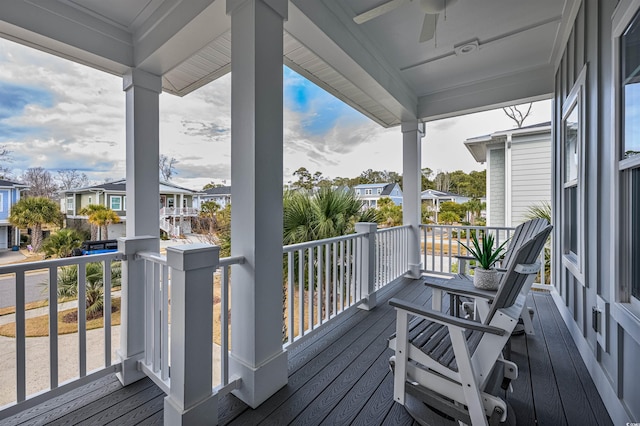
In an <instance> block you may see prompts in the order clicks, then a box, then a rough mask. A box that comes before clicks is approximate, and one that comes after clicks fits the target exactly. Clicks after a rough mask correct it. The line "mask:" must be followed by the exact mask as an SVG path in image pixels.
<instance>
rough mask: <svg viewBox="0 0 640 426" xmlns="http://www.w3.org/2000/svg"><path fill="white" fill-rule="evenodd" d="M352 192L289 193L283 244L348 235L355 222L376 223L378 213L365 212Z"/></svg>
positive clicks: (285, 206) (330, 190)
mask: <svg viewBox="0 0 640 426" xmlns="http://www.w3.org/2000/svg"><path fill="white" fill-rule="evenodd" d="M362 205H363V203H362V200H360V199H358V197H356V195H355V193H354V192H353V191H345V190H344V189H332V188H321V189H320V190H319V191H317V192H315V193H314V194H310V193H308V192H303V191H288V192H286V193H285V194H284V198H283V227H284V234H283V241H284V244H295V243H302V242H305V241H313V240H322V239H325V238H331V237H338V236H341V235H346V234H349V233H351V232H353V230H354V226H355V223H356V222H376V221H377V220H376V219H377V218H376V211H375V210H374V209H369V210H365V211H362Z"/></svg>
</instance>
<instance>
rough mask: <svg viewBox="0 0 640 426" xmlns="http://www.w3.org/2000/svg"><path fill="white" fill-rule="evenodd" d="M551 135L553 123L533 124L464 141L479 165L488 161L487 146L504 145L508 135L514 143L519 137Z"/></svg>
mask: <svg viewBox="0 0 640 426" xmlns="http://www.w3.org/2000/svg"><path fill="white" fill-rule="evenodd" d="M542 133H549V136H551V122H550V121H547V122H544V123H538V124H532V125H530V126H524V127H521V128H519V129H507V130H498V131H496V132H493V133H491V134H489V135H483V136H475V137H473V138H469V139H467V140H465V141H464V145H465V146H466V147H467V149H468V150H469V152H470V153H471V155H472V156H473V158H474V159H475V160H476V161H477V162H478V163H484V162H485V161H487V146H488V145H490V144H494V143H504V142H505V141H506V140H507V137H508V135H511V137H512V141H514V142H515V141H517V140H518V137H522V136H530V135H535V134H542Z"/></svg>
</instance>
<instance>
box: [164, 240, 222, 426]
mask: <svg viewBox="0 0 640 426" xmlns="http://www.w3.org/2000/svg"><path fill="white" fill-rule="evenodd" d="M219 259H220V247H215V246H212V245H209V244H187V245H183V246H177V247H169V248H167V264H168V265H169V267H171V389H170V391H169V395H168V396H167V397H166V398H165V399H164V424H165V425H171V426H174V425H205V424H216V420H217V418H218V397H217V396H216V395H213V394H212V392H211V388H212V382H211V373H212V364H211V360H212V352H213V350H212V346H213V339H212V333H213V305H212V304H211V301H212V300H213V285H212V283H213V273H214V272H215V269H216V268H217V266H218V262H219Z"/></svg>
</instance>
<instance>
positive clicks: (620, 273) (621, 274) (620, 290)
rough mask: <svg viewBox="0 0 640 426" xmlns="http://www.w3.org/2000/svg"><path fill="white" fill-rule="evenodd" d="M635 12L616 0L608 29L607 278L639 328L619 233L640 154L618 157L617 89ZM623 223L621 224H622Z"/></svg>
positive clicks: (637, 7)
mask: <svg viewBox="0 0 640 426" xmlns="http://www.w3.org/2000/svg"><path fill="white" fill-rule="evenodd" d="M637 13H640V0H631V1H626V2H620V4H618V7H617V8H616V10H615V12H614V14H613V18H612V21H613V22H612V24H613V25H612V32H611V52H612V53H611V69H612V73H613V78H612V79H611V81H612V85H613V87H612V94H613V96H612V97H611V122H612V125H611V140H612V141H613V143H612V144H610V145H611V151H610V155H611V161H612V164H611V166H612V167H611V176H610V178H611V182H612V184H613V188H615V189H614V190H613V191H611V195H610V203H611V206H612V209H611V218H612V219H613V220H611V221H610V223H611V225H610V228H609V229H610V235H612V238H611V240H610V247H609V248H610V250H609V251H610V253H611V255H610V259H611V260H610V261H611V265H612V268H610V270H611V272H610V281H611V282H612V283H617V284H616V285H612V286H611V289H610V297H611V300H613V301H614V303H615V304H616V305H618V306H619V307H621V308H622V309H623V311H624V312H626V313H628V314H629V315H630V318H631V319H633V322H634V323H635V324H636V325H637V326H638V327H639V328H640V301H638V300H636V299H635V298H633V297H631V282H630V280H631V277H630V274H631V270H630V268H623V267H622V266H623V265H629V264H630V263H629V262H630V259H629V257H630V253H629V251H628V250H627V249H628V248H629V246H630V239H629V238H625V236H626V235H628V233H624V234H623V232H622V231H623V230H624V228H623V226H625V227H626V226H628V224H629V221H630V216H631V215H630V214H629V208H630V204H629V203H630V196H629V195H630V194H629V191H631V187H630V183H631V182H630V178H624V175H625V172H626V171H628V170H632V169H635V168H640V155H638V156H634V157H631V158H626V159H621V155H620V153H621V150H622V126H621V121H622V112H623V108H622V90H621V83H622V81H621V63H620V61H621V55H620V49H621V39H622V35H623V34H624V32H625V31H626V29H627V28H628V26H629V25H630V24H631V22H632V20H633V18H634V17H635V15H636V14H637ZM623 224H624V225H623Z"/></svg>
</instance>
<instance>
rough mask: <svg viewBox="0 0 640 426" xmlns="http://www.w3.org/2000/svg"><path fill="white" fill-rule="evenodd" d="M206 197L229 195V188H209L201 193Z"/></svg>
mask: <svg viewBox="0 0 640 426" xmlns="http://www.w3.org/2000/svg"><path fill="white" fill-rule="evenodd" d="M202 192H203V193H204V194H206V195H231V187H230V186H218V187H216V188H209V189H206V190H204V191H202Z"/></svg>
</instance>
